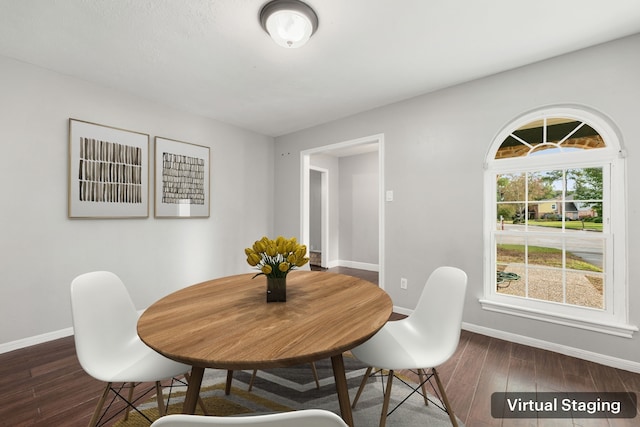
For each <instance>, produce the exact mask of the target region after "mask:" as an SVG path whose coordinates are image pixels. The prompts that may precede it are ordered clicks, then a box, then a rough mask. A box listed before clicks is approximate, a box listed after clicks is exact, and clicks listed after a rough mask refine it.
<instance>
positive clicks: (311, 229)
mask: <svg viewBox="0 0 640 427" xmlns="http://www.w3.org/2000/svg"><path fill="white" fill-rule="evenodd" d="M372 152H377V183H376V184H377V189H376V190H374V191H373V193H376V194H375V195H374V197H375V199H376V200H375V201H374V202H373V203H376V204H377V206H376V208H377V209H376V211H377V221H376V222H377V228H378V229H377V242H376V243H377V248H378V250H377V262H375V264H374V263H358V262H356V263H355V265H354V264H353V263H350V262H349V261H345V260H341V259H340V258H339V252H340V251H339V250H338V248H339V243H340V238H341V233H339V232H338V226H339V224H338V223H339V221H338V219H337V218H338V217H337V215H339V213H336V212H338V209H339V206H338V203H337V200H338V194H337V193H338V192H339V190H338V183H337V180H338V175H339V173H338V169H337V168H339V166H337V165H338V164H339V161H338V159H340V158H343V157H350V158H352V157H351V156H357V155H363V157H364V156H366V155H367V153H372ZM374 161H375V160H374ZM323 162H329V163H331V162H334V163H333V164H331V165H329V166H326V165H325V164H324V163H323ZM325 166H326V167H325ZM383 166H384V135H383V134H378V135H372V136H368V137H364V138H358V139H354V140H349V141H344V142H341V143H337V144H331V145H326V146H322V147H317V148H314V149H310V150H305V151H302V152H301V177H300V178H301V180H300V181H301V198H300V200H301V207H300V212H301V218H300V224H301V232H300V237H301V242H302V243H303V244H305V245H307V247H308V248H309V250H310V253H311V252H320V260H319V262H320V265H321V267H323V268H332V267H339V266H346V267H354V268H364V269H374V268H375V270H373V271H378V276H379V286H380V287H381V288H384V271H383V270H384V197H383V196H384V168H383ZM374 179H375V178H374ZM376 184H374V186H376ZM343 204H344V203H343ZM352 234H353V233H344V229H343V233H342V239H343V241H342V243H343V244H344V241H345V240H344V239H347V238H351V237H352ZM354 238H358V237H357V236H356V237H354ZM374 239H375V237H374ZM374 241H375V240H374ZM374 245H375V244H374ZM359 253H360V252H359ZM314 255H315V256H317V254H314ZM374 256H375V255H374ZM314 261H315V260H314ZM315 262H318V261H315Z"/></svg>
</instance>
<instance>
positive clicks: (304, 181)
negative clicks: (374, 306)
mask: <svg viewBox="0 0 640 427" xmlns="http://www.w3.org/2000/svg"><path fill="white" fill-rule="evenodd" d="M371 143H376V144H377V147H378V285H379V286H380V288H382V289H384V265H385V262H384V259H385V258H384V247H385V245H384V242H385V234H384V230H385V226H384V225H385V221H384V217H385V215H384V208H385V204H384V200H385V198H384V134H382V133H380V134H376V135H371V136H365V137H362V138H357V139H352V140H347V141H343V142H339V143H336V144H329V145H324V146H321V147H316V148H312V149H308V150H303V151H301V152H300V240H301V243H302V244H304V245H307V247H310V245H309V200H310V197H309V196H310V194H309V171H310V170H311V169H316V170H317V169H318V168H314V167H312V166H311V164H310V157H311V155H313V154H321V153H324V152H328V151H335V150H342V149H347V148H355V147H357V146H359V145H364V144H371ZM324 176H325V175H324V174H323V177H324ZM328 184H329V176H328V174H327V186H326V197H327V203H323V207H322V209H323V211H324V210H325V209H326V223H324V222H323V232H322V233H323V241H322V246H323V247H322V251H323V261H322V265H323V266H325V265H326V264H327V262H328V259H329V257H328V252H327V256H325V251H329V218H328V216H329V215H328V213H329V202H328V199H329V192H330V188H329V185H328ZM323 197H324V195H323ZM323 202H324V200H323ZM325 224H326V227H324V225H325ZM325 233H326V241H325V240H324V239H325Z"/></svg>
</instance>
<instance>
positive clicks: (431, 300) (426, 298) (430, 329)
mask: <svg viewBox="0 0 640 427" xmlns="http://www.w3.org/2000/svg"><path fill="white" fill-rule="evenodd" d="M466 289H467V274H466V273H465V272H464V271H462V270H461V269H459V268H456V267H447V266H443V267H438V268H437V269H435V270H434V271H433V272H432V273H431V275H430V276H429V278H428V279H427V283H426V284H425V286H424V289H423V290H422V294H421V295H420V299H419V300H418V305H417V306H416V309H415V310H414V311H413V313H412V314H411V315H410V316H409V318H407V322H409V323H411V324H412V326H413V327H414V328H415V330H418V331H421V332H422V333H423V334H424V336H425V337H426V339H427V340H428V342H429V347H430V348H435V347H438V348H440V349H441V351H442V354H443V358H444V359H443V361H445V360H446V359H448V358H449V357H450V356H451V355H452V354H453V353H454V352H455V350H456V348H457V346H458V342H459V340H460V328H461V326H462V312H463V309H464V300H465V293H466Z"/></svg>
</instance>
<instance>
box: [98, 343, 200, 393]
mask: <svg viewBox="0 0 640 427" xmlns="http://www.w3.org/2000/svg"><path fill="white" fill-rule="evenodd" d="M190 370H191V367H190V366H188V365H185V364H182V363H178V362H174V361H173V360H170V359H167V358H166V357H164V356H162V355H161V354H159V353H156V352H155V351H154V350H152V349H151V348H149V347H147V346H146V345H145V344H144V343H143V342H142V341H139V340H134V341H132V342H131V343H130V344H129V346H128V347H126V348H123V349H119V351H118V352H117V353H115V354H112V355H111V356H110V357H108V358H104V359H103V360H102V364H101V366H100V368H99V370H96V371H94V372H91V373H90V374H91V375H92V376H93V377H94V378H97V379H99V380H102V381H104V382H113V383H119V382H155V381H158V380H159V379H168V378H173V377H177V376H180V375H182V374H184V373H186V372H189V371H190Z"/></svg>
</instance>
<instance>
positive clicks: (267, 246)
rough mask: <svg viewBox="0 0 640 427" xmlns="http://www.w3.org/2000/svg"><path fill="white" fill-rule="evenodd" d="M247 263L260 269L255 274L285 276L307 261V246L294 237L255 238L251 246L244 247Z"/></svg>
mask: <svg viewBox="0 0 640 427" xmlns="http://www.w3.org/2000/svg"><path fill="white" fill-rule="evenodd" d="M244 253H245V254H246V255H247V263H248V264H249V265H250V266H252V267H256V268H257V269H258V270H260V272H259V273H257V274H256V275H255V276H253V277H256V276H259V275H261V274H264V275H265V276H267V277H286V276H287V274H288V273H289V271H291V270H293V269H295V268H298V267H302V266H303V265H305V264H306V263H308V262H309V258H308V257H306V256H305V255H306V254H307V247H306V246H305V245H301V244H299V243H298V241H297V240H296V238H295V237H292V238H291V239H285V238H284V237H282V236H278V238H277V239H275V240H272V239H269V238H268V237H263V238H262V239H260V240H256V242H255V243H254V244H253V247H251V248H246V249H245V250H244Z"/></svg>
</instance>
